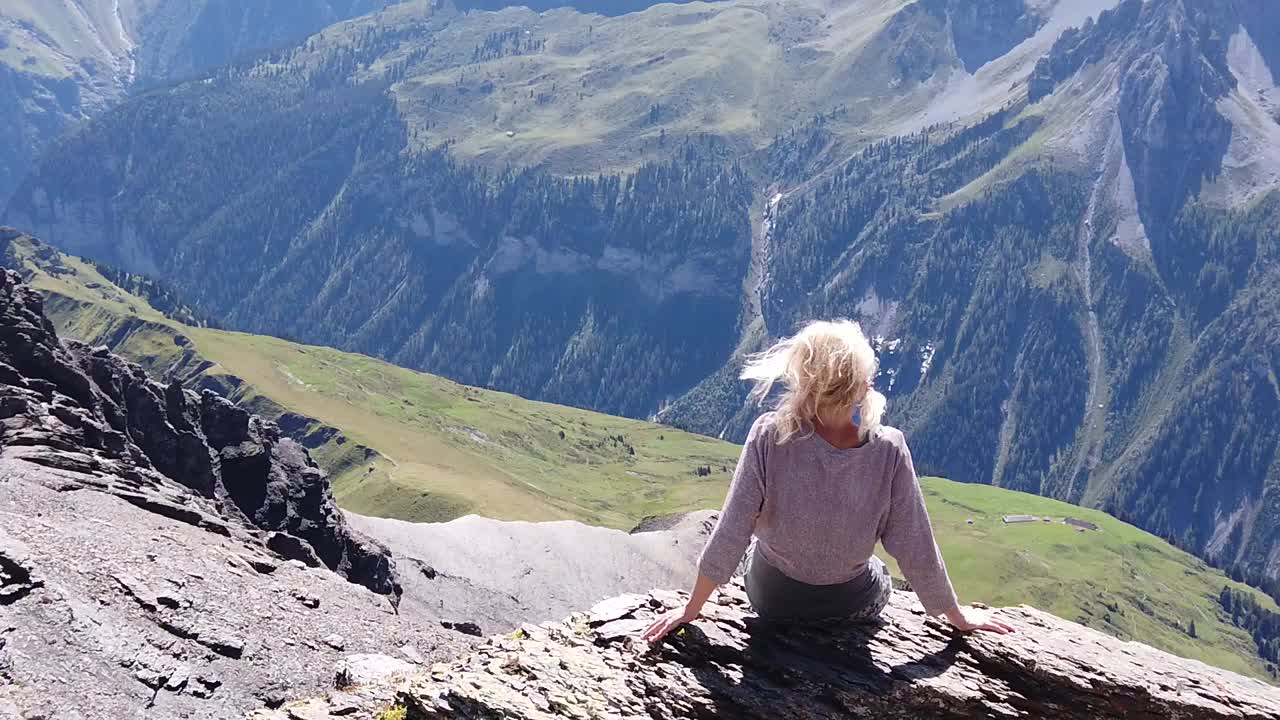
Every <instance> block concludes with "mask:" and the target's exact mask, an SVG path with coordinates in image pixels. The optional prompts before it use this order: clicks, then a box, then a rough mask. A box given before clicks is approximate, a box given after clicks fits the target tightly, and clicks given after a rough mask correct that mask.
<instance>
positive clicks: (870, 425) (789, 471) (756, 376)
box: [644, 321, 1011, 643]
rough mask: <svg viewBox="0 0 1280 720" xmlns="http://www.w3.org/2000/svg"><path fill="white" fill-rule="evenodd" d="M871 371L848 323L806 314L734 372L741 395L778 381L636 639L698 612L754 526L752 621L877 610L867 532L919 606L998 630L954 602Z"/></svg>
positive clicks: (906, 454) (883, 601)
mask: <svg viewBox="0 0 1280 720" xmlns="http://www.w3.org/2000/svg"><path fill="white" fill-rule="evenodd" d="M875 372H876V357H875V352H874V351H873V350H872V349H871V344H870V343H868V342H867V338H866V336H865V335H863V333H862V330H861V329H860V328H859V327H858V325H857V323H853V322H848V321H839V322H815V323H811V324H810V325H808V326H807V327H805V328H804V330H802V331H801V332H800V333H799V334H798V335H796V336H795V337H792V338H789V339H786V340H783V341H781V342H779V343H778V344H776V345H774V346H773V347H772V348H770V349H769V350H767V351H765V352H763V353H760V354H759V355H756V356H754V357H753V358H752V359H751V362H750V363H749V364H748V365H747V367H746V369H745V371H744V372H743V373H742V377H743V379H745V380H752V381H754V382H755V388H754V389H753V391H752V394H751V396H752V398H753V399H754V400H757V401H763V400H764V399H765V398H767V397H768V396H769V394H770V392H771V391H772V390H773V388H774V386H775V385H776V384H778V383H781V384H782V385H783V388H784V391H783V393H782V394H781V398H780V399H779V401H778V403H777V409H776V410H775V411H774V412H771V413H766V414H764V415H762V416H760V418H759V419H757V420H756V422H755V424H754V425H753V426H752V428H751V432H750V434H749V435H748V436H747V443H746V446H745V447H743V449H742V457H741V459H739V461H738V467H737V469H736V471H735V472H734V476H733V483H732V485H731V486H730V488H729V496H728V498H727V499H726V500H725V504H724V509H723V510H722V512H721V513H720V520H719V522H718V524H717V525H716V529H715V531H714V532H713V533H712V534H711V538H710V540H708V542H707V546H706V548H705V549H704V550H703V552H702V557H701V558H700V559H699V561H698V570H699V574H698V579H697V583H696V584H695V585H694V588H693V593H692V596H691V597H690V598H689V602H688V604H687V605H686V606H685V607H684V608H683V609H680V610H673V611H670V612H668V613H666V614H664V615H662V616H661V617H659V618H658V619H657V620H656V621H655V622H654V623H653V624H652V625H651V626H650V627H649V628H648V629H647V630H646V631H645V633H644V639H645V640H647V641H649V642H651V643H652V642H657V641H659V640H661V639H662V638H663V637H664V636H665V635H666V634H667V633H669V632H670V631H671V630H673V629H675V628H677V627H679V626H681V625H683V624H685V623H688V622H691V621H692V620H694V619H695V618H697V617H698V615H699V613H700V612H701V611H702V606H703V605H704V604H705V603H706V601H707V599H708V598H709V597H710V596H711V593H712V592H713V591H714V590H715V589H716V588H717V587H719V586H720V585H723V584H724V583H726V582H728V581H729V579H730V578H731V577H732V575H733V573H734V571H735V570H736V569H737V567H738V563H739V561H740V560H741V559H742V557H743V554H744V552H745V551H746V550H747V546H748V543H749V542H750V541H751V539H752V536H753V535H754V536H755V543H754V545H753V546H752V548H751V551H750V556H749V557H748V559H747V568H746V588H747V596H748V597H749V598H750V600H751V605H752V607H753V608H754V609H755V611H756V612H757V613H759V614H760V616H761V617H763V618H766V619H770V620H783V621H814V620H866V619H871V618H875V617H877V616H878V615H879V614H880V613H881V612H882V611H883V610H884V608H885V605H887V604H888V602H889V596H890V593H891V590H892V583H891V582H890V578H889V571H888V569H887V568H886V567H885V565H884V563H883V562H881V561H880V559H879V558H877V557H875V556H874V555H872V551H873V550H874V549H875V544H876V541H880V542H882V543H883V544H884V548H885V550H887V551H888V552H889V554H890V555H892V556H893V557H894V558H896V559H897V560H898V564H899V566H900V567H901V568H902V572H903V574H904V575H905V576H906V578H907V581H908V582H910V583H911V587H912V589H914V590H915V593H916V595H917V596H918V597H919V598H920V602H921V603H922V604H923V605H924V609H925V611H926V612H928V613H929V614H930V615H945V616H946V617H947V619H948V620H950V621H951V623H952V624H953V625H955V626H956V627H957V628H959V629H961V630H963V631H971V630H987V631H991V632H996V633H1006V632H1010V631H1011V628H1010V627H1009V626H1008V625H1005V624H1004V623H1001V622H998V621H995V620H992V619H991V618H990V616H989V614H988V613H986V612H983V611H978V610H974V609H972V608H962V607H960V605H959V603H958V602H957V600H956V594H955V591H954V590H953V589H952V587H951V580H950V578H948V577H947V569H946V566H945V565H944V564H943V561H942V554H941V553H940V552H939V551H938V546H937V544H936V543H935V542H934V539H933V529H932V528H931V527H930V525H929V514H928V512H927V511H926V510H925V505H924V496H923V495H922V494H921V492H920V483H919V481H918V480H917V479H916V472H915V468H914V467H913V466H912V464H911V453H910V451H908V450H907V442H906V439H905V438H904V437H903V435H902V432H901V431H899V430H896V429H894V428H892V427H889V426H887V425H881V424H880V417H881V415H882V414H883V413H884V407H885V398H884V396H883V395H881V394H880V393H879V392H877V391H875V390H874V389H872V387H871V380H872V378H873V377H874V376H875ZM855 411H856V413H857V417H856V418H855Z"/></svg>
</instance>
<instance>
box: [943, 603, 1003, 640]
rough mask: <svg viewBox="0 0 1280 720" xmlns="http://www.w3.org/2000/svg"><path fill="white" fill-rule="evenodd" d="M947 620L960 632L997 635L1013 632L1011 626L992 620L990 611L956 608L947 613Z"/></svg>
mask: <svg viewBox="0 0 1280 720" xmlns="http://www.w3.org/2000/svg"><path fill="white" fill-rule="evenodd" d="M947 620H949V621H951V624H952V625H954V626H955V627H956V629H957V630H959V631H960V632H973V631H975V630H981V631H983V632H991V633H996V634H997V635H1004V634H1006V633H1011V632H1014V629H1013V627H1012V626H1011V625H1008V624H1007V623H1003V622H1000V621H999V620H996V619H994V618H992V616H991V611H990V610H979V609H977V608H972V607H967V608H966V607H959V606H956V607H955V608H952V609H951V610H949V611H948V612H947Z"/></svg>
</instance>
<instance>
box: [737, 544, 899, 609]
mask: <svg viewBox="0 0 1280 720" xmlns="http://www.w3.org/2000/svg"><path fill="white" fill-rule="evenodd" d="M746 586H747V598H748V599H749V600H751V607H752V608H754V609H755V611H756V613H757V614H758V615H759V616H760V617H762V618H764V619H766V620H785V621H812V620H855V621H856V620H871V619H874V618H876V617H879V615H880V613H881V612H883V611H884V608H885V606H886V605H888V604H889V596H890V595H891V594H892V593H893V581H892V579H891V578H890V577H889V568H887V567H885V564H884V563H883V562H881V560H880V558H877V557H875V556H874V555H873V556H872V557H871V559H870V560H868V561H867V570H866V572H864V573H862V574H861V575H859V576H858V577H856V578H854V579H852V580H850V581H849V582H845V583H839V584H837V585H808V584H806V583H802V582H800V581H798V580H792V579H791V578H789V577H787V576H786V575H784V574H783V573H782V571H781V570H778V569H777V568H775V567H773V566H772V565H770V564H769V561H768V560H765V559H764V556H763V555H761V554H760V550H759V548H757V547H755V545H754V544H753V545H752V548H751V552H750V555H749V558H748V560H747V572H746Z"/></svg>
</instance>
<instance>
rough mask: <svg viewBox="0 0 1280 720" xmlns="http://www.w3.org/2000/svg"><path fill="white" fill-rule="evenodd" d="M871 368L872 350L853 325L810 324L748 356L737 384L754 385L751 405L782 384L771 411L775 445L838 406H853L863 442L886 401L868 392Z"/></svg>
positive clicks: (807, 428) (808, 428)
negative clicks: (857, 414)
mask: <svg viewBox="0 0 1280 720" xmlns="http://www.w3.org/2000/svg"><path fill="white" fill-rule="evenodd" d="M876 367H877V364H876V354H875V351H874V350H872V349H871V343H870V342H868V341H867V336H866V335H864V334H863V333H862V328H861V327H860V326H859V325H858V323H856V322H852V321H849V320H836V321H816V322H811V323H809V324H808V325H806V326H805V327H804V329H802V330H801V331H800V332H799V333H797V334H796V335H794V336H792V337H789V338H786V339H784V340H781V341H779V342H778V343H776V344H775V345H774V346H773V347H771V348H769V349H768V350H765V351H764V352H761V353H757V354H755V355H752V356H751V357H750V358H749V359H748V362H747V365H746V367H745V368H744V369H743V371H742V379H743V380H751V381H753V382H754V383H755V387H754V388H753V389H752V390H751V399H752V400H754V401H756V402H763V401H764V400H765V399H766V398H767V397H768V396H769V393H770V392H771V391H772V390H773V388H774V386H775V385H776V384H777V383H782V385H783V387H784V391H783V393H782V396H781V397H780V398H779V399H778V403H777V407H776V408H775V412H776V417H777V419H776V425H777V429H778V442H779V443H785V442H787V441H788V440H790V439H791V438H793V437H795V436H796V435H798V434H800V433H802V432H813V427H814V420H815V419H816V418H817V417H818V411H819V410H820V409H826V408H831V407H838V406H844V405H857V406H858V408H859V411H860V416H861V417H860V419H859V422H858V431H859V435H860V436H861V437H862V439H863V440H866V439H867V438H869V437H871V435H872V433H874V432H875V431H876V429H878V428H879V427H880V418H881V417H883V415H884V408H885V404H886V402H887V401H886V400H885V397H884V395H882V394H880V393H879V392H878V391H876V390H875V389H873V388H872V387H871V381H872V379H873V378H874V377H875V375H876Z"/></svg>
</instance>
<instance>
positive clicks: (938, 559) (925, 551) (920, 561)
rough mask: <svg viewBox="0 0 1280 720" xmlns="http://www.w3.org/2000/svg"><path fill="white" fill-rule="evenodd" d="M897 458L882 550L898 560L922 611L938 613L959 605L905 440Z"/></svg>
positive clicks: (931, 613)
mask: <svg viewBox="0 0 1280 720" xmlns="http://www.w3.org/2000/svg"><path fill="white" fill-rule="evenodd" d="M899 451H900V457H899V459H898V463H897V466H896V467H895V469H894V471H893V485H892V491H891V496H890V500H889V512H888V516H887V517H886V519H885V523H884V528H883V530H882V531H881V535H880V540H881V542H883V543H884V549H885V550H887V551H888V552H889V554H890V555H892V556H893V557H894V559H896V560H897V561H898V566H899V567H901V568H902V574H903V575H905V576H906V579H907V582H909V583H911V588H912V589H913V590H914V591H915V593H916V596H917V597H919V598H920V603H921V604H922V605H924V609H925V612H927V613H929V614H930V615H941V614H942V613H945V612H947V611H948V610H950V609H952V608H954V607H956V606H957V605H959V602H958V601H957V599H956V592H955V589H954V588H952V586H951V578H950V577H948V576H947V567H946V565H945V564H944V563H943V561H942V552H941V551H939V550H938V544H937V542H935V541H934V538H933V527H932V525H930V523H929V511H928V510H927V509H925V505H924V494H923V493H922V492H921V491H920V481H919V479H918V478H917V477H916V470H915V466H914V465H913V464H912V462H911V451H910V450H909V449H907V445H906V442H903V443H902V444H901V445H900V446H899Z"/></svg>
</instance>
